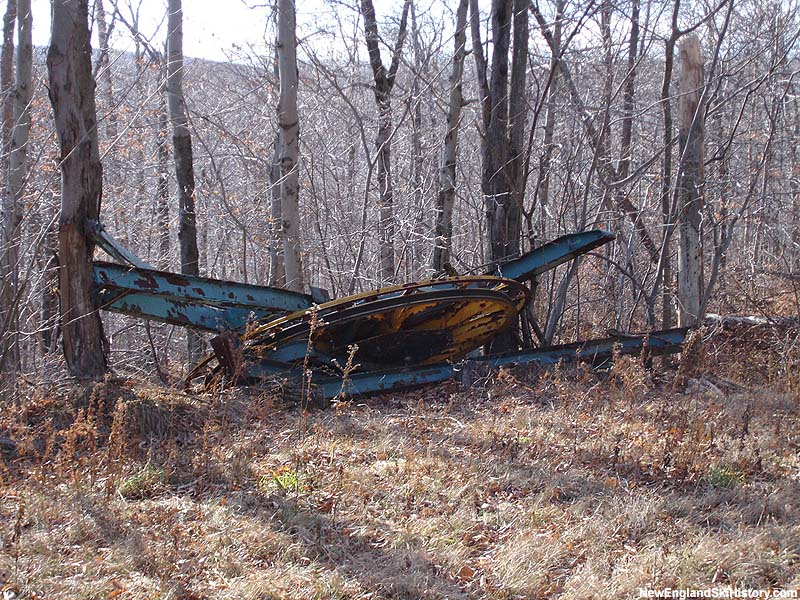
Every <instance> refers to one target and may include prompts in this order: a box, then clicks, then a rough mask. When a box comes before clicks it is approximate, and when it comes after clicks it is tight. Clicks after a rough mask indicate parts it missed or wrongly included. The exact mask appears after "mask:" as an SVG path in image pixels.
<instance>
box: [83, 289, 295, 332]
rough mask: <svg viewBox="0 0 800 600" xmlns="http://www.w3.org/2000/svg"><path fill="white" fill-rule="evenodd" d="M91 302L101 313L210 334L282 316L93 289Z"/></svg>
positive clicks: (142, 294)
mask: <svg viewBox="0 0 800 600" xmlns="http://www.w3.org/2000/svg"><path fill="white" fill-rule="evenodd" d="M95 302H96V304H97V306H98V307H99V308H101V309H103V310H108V311H111V312H116V313H121V314H124V315H129V316H132V317H142V318H145V319H150V320H153V321H159V322H161V323H169V324H170V325H180V326H182V327H191V328H193V329H201V330H204V331H213V332H222V331H230V330H233V331H243V330H244V328H245V327H246V326H247V323H249V322H250V321H252V320H253V319H264V320H271V319H273V318H278V317H280V316H283V314H284V313H275V312H270V311H264V310H259V309H253V308H248V307H245V308H241V307H235V306H219V307H218V306H211V305H208V304H200V303H197V302H185V301H182V300H178V299H176V298H173V297H170V296H159V295H156V294H147V293H138V292H125V291H123V292H120V291H119V290H109V289H101V290H97V289H96V290H95Z"/></svg>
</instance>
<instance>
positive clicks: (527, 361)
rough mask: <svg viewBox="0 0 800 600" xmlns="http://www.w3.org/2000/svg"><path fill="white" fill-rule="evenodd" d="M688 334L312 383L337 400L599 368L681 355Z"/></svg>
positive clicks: (573, 346)
mask: <svg viewBox="0 0 800 600" xmlns="http://www.w3.org/2000/svg"><path fill="white" fill-rule="evenodd" d="M687 331H688V328H676V329H666V330H663V331H653V332H650V333H648V334H641V335H635V336H630V337H625V338H617V337H612V338H604V339H597V340H588V341H585V342H579V343H575V344H565V345H562V346H552V347H550V348H540V349H533V350H523V351H519V352H511V353H508V354H504V355H502V356H483V357H478V358H472V359H468V360H466V361H464V362H461V363H457V364H449V363H440V364H435V365H425V366H422V367H417V368H413V369H391V370H384V371H372V372H361V373H355V374H353V375H350V376H349V377H348V378H347V380H346V381H344V383H343V381H342V378H341V377H339V378H336V377H320V378H318V379H317V380H316V381H314V380H313V379H312V383H315V386H316V389H317V391H318V393H319V394H320V395H321V396H322V397H324V398H334V397H336V396H337V395H339V394H340V393H341V392H342V391H344V393H345V394H347V395H358V394H374V393H383V392H389V391H393V390H400V389H407V388H413V387H419V386H421V385H427V384H431V383H438V382H441V381H446V380H448V379H461V378H462V374H464V373H466V372H469V371H470V369H472V368H474V367H476V366H484V367H488V368H490V369H495V368H498V367H508V366H514V365H531V366H540V367H546V366H550V365H556V364H558V363H571V362H576V361H586V362H589V363H591V364H593V365H595V366H597V365H598V364H602V363H608V362H609V361H611V360H612V358H613V356H614V355H615V354H617V355H619V356H625V355H638V354H640V353H641V352H642V351H643V350H645V349H646V351H647V352H648V353H649V354H650V355H651V356H656V355H664V354H671V353H674V352H679V351H680V348H681V344H682V343H683V342H684V340H685V338H686V333H687ZM467 383H468V382H467Z"/></svg>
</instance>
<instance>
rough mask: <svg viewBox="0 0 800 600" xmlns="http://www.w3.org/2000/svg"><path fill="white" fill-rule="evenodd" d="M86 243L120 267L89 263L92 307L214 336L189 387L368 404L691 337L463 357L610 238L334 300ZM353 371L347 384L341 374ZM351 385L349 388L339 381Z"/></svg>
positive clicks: (559, 243)
mask: <svg viewBox="0 0 800 600" xmlns="http://www.w3.org/2000/svg"><path fill="white" fill-rule="evenodd" d="M87 231H88V235H89V237H90V238H91V239H92V240H93V241H94V242H95V243H96V244H97V245H99V246H100V247H101V248H102V249H103V250H105V251H106V252H107V253H108V254H109V255H111V256H112V257H113V258H114V259H116V260H118V261H120V262H121V263H125V264H124V265H123V264H114V263H106V262H100V261H98V262H95V263H94V290H93V291H94V298H95V302H96V304H97V306H98V307H99V308H102V309H106V310H111V311H115V312H120V313H124V314H128V315H133V316H139V317H143V318H147V319H153V320H157V321H162V322H166V323H171V324H175V325H182V326H186V327H191V328H195V329H201V330H205V331H213V332H217V333H219V334H220V335H218V336H217V337H215V338H214V339H213V340H212V342H211V344H212V347H213V348H214V353H212V354H209V355H208V356H206V357H205V358H204V359H203V360H202V361H200V363H199V364H198V365H197V366H196V367H195V368H194V369H193V370H192V372H191V373H190V375H189V380H194V379H196V378H199V377H204V378H205V379H206V381H209V378H210V380H215V379H217V378H219V377H227V378H228V379H229V380H231V381H234V382H236V383H247V382H253V381H258V380H260V379H264V378H269V377H274V376H276V375H277V376H281V377H285V378H288V379H303V377H307V376H308V375H309V374H310V377H311V380H312V382H313V384H314V386H315V387H316V389H317V392H318V393H319V394H321V395H322V396H323V397H325V398H332V397H334V396H336V395H338V394H339V393H340V392H342V391H343V392H344V393H347V394H366V393H375V392H382V391H389V390H394V389H401V388H406V387H414V386H419V385H425V384H428V383H433V382H436V381H443V380H446V379H453V378H459V377H460V376H461V375H462V374H463V373H465V372H469V371H470V370H471V369H473V368H474V367H476V366H483V367H488V368H498V367H502V366H509V365H518V364H536V365H551V364H556V363H558V362H568V361H575V360H579V359H580V360H587V361H590V362H592V363H595V364H597V363H602V362H607V361H609V360H610V359H611V357H612V356H613V355H614V354H615V353H619V354H636V353H639V352H642V351H643V349H645V348H646V349H647V351H648V352H649V353H650V354H653V355H656V354H666V353H670V352H675V351H677V350H679V349H680V345H681V343H682V342H683V340H684V337H685V335H686V330H685V329H673V330H666V331H658V332H652V333H650V334H648V335H647V336H642V335H633V336H626V337H623V338H606V339H600V340H589V341H585V342H579V343H576V344H569V345H564V346H554V347H550V348H541V349H533V350H531V349H527V350H522V351H518V352H511V353H507V354H502V355H490V356H478V357H473V358H471V359H465V357H467V356H468V355H469V354H470V353H471V352H473V351H475V350H476V349H478V348H480V347H481V346H483V345H484V344H486V343H487V342H488V341H490V340H491V339H492V338H493V337H494V336H496V335H497V334H498V333H500V332H502V331H504V330H506V329H508V328H509V327H511V326H512V324H513V323H515V322H516V321H517V317H518V315H519V313H520V312H521V311H522V310H523V308H524V307H525V305H526V304H527V303H528V301H529V300H530V291H529V290H528V288H527V287H526V286H525V285H523V283H522V282H525V281H528V280H530V279H533V278H534V277H536V276H537V275H539V274H541V273H543V272H545V271H547V270H550V269H553V268H555V267H557V266H558V265H560V264H563V263H565V262H567V261H569V260H571V259H574V258H576V257H577V256H580V255H581V254H584V253H586V252H589V251H590V250H592V249H594V248H597V247H599V246H601V245H603V244H605V243H607V242H610V241H611V240H613V239H614V236H613V234H611V233H608V232H606V231H601V230H594V231H586V232H580V233H576V234H570V235H566V236H562V237H560V238H558V239H556V240H553V241H552V242H549V243H547V244H544V245H543V246H541V247H540V248H537V249H536V250H534V251H532V252H529V253H527V254H525V255H523V256H520V257H518V258H514V259H511V260H507V261H504V262H502V263H500V264H499V265H497V266H496V267H495V268H494V269H492V271H491V273H490V274H488V275H485V276H465V277H457V276H454V277H446V278H444V279H438V280H434V281H422V282H414V283H408V284H403V285H399V286H393V287H389V288H383V289H377V290H373V291H370V292H365V293H363V294H357V295H354V296H348V297H346V298H340V299H338V300H330V299H329V298H328V297H327V295H326V293H324V291H323V290H314V292H315V293H314V294H313V295H312V296H309V295H306V294H298V293H295V292H289V291H287V290H282V289H277V288H271V287H265V286H257V285H252V284H242V283H236V282H232V281H221V280H217V279H211V278H204V277H192V276H186V275H178V274H175V273H168V272H164V271H158V270H156V269H153V268H152V267H150V266H149V265H147V264H146V263H144V261H142V260H141V259H139V258H138V257H137V256H136V255H135V254H133V253H132V252H130V251H129V250H128V249H126V248H125V247H124V246H122V245H121V244H120V243H119V242H117V241H116V240H115V239H114V238H113V237H112V236H111V235H110V234H109V233H108V232H107V231H106V230H105V229H104V228H103V226H102V224H100V223H98V222H96V221H94V222H87ZM348 363H350V364H351V365H352V366H353V369H351V370H350V371H351V372H349V373H348V374H347V377H344V378H343V376H342V371H343V368H344V366H345V365H346V364H348ZM343 381H344V383H343Z"/></svg>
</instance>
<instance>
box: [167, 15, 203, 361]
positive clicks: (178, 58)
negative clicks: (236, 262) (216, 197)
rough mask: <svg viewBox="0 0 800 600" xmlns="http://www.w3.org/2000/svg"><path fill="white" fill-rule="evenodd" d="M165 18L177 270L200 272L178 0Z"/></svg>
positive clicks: (191, 336) (194, 351) (197, 346)
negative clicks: (178, 257)
mask: <svg viewBox="0 0 800 600" xmlns="http://www.w3.org/2000/svg"><path fill="white" fill-rule="evenodd" d="M167 10H168V11H169V15H168V18H167V27H168V34H167V105H168V106H169V118H170V121H171V122H172V154H173V157H174V159H175V176H176V178H177V180H178V195H179V203H178V215H179V216H178V219H179V221H178V243H179V246H180V254H181V273H184V274H186V275H199V274H200V259H199V252H198V249H197V215H196V212H195V198H194V162H193V159H192V136H191V133H190V131H189V119H188V118H187V116H186V100H185V98H184V95H183V9H182V5H181V0H169V3H168V8H167ZM187 338H188V347H189V360H190V361H194V360H195V359H197V358H198V356H199V354H200V350H201V340H200V337H199V335H198V334H196V333H194V332H193V331H191V330H188V331H187Z"/></svg>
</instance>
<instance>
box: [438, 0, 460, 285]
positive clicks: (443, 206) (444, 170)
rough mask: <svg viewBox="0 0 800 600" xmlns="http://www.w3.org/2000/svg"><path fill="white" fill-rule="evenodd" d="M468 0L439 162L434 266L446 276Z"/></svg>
mask: <svg viewBox="0 0 800 600" xmlns="http://www.w3.org/2000/svg"><path fill="white" fill-rule="evenodd" d="M467 6H468V0H460V2H459V4H458V10H457V11H456V33H455V51H454V52H453V71H452V73H451V74H450V100H449V102H448V108H447V132H446V133H445V136H444V145H443V146H442V154H441V158H440V160H439V193H438V194H437V196H436V215H435V219H436V221H435V226H434V236H435V242H434V243H435V245H434V248H433V260H432V262H431V267H432V268H433V271H434V273H435V274H436V275H441V274H443V273H444V270H445V269H444V266H445V264H446V263H449V262H450V251H451V249H452V243H453V239H452V238H453V204H454V202H455V197H456V152H457V150H458V127H459V125H460V123H461V108H462V107H463V105H464V95H463V92H462V84H461V81H462V78H463V74H464V57H465V56H466V48H465V46H466V41H467V36H466V27H467Z"/></svg>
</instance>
